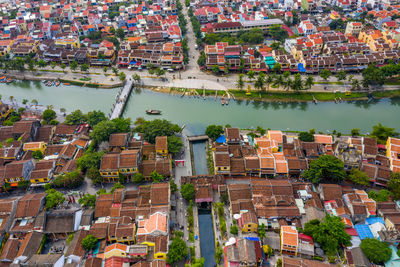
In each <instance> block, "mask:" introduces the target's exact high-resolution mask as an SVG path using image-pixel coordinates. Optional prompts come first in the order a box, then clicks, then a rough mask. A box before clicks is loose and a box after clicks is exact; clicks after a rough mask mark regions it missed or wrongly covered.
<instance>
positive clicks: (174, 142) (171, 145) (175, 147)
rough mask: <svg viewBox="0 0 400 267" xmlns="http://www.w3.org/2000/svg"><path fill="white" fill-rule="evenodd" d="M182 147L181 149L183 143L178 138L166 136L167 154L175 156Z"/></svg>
mask: <svg viewBox="0 0 400 267" xmlns="http://www.w3.org/2000/svg"><path fill="white" fill-rule="evenodd" d="M182 147H183V142H182V140H181V139H180V138H179V137H178V136H176V135H171V136H168V152H169V153H172V154H176V153H178V152H179V151H180V150H181V148H182Z"/></svg>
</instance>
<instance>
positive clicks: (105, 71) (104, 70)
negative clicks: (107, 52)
mask: <svg viewBox="0 0 400 267" xmlns="http://www.w3.org/2000/svg"><path fill="white" fill-rule="evenodd" d="M107 71H108V68H107V67H105V66H104V67H103V72H104V74H106V73H107Z"/></svg>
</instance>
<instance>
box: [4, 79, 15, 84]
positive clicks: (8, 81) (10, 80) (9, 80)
mask: <svg viewBox="0 0 400 267" xmlns="http://www.w3.org/2000/svg"><path fill="white" fill-rule="evenodd" d="M13 81H14V79H11V78H7V79H6V83H12V82H13Z"/></svg>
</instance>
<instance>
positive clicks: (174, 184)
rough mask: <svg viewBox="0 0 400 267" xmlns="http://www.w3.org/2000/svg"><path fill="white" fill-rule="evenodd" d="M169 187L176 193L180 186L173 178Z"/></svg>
mask: <svg viewBox="0 0 400 267" xmlns="http://www.w3.org/2000/svg"><path fill="white" fill-rule="evenodd" d="M169 187H170V188H171V192H172V193H175V192H176V191H178V186H177V185H176V183H175V181H174V179H171V180H170V181H169Z"/></svg>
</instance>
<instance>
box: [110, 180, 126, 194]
mask: <svg viewBox="0 0 400 267" xmlns="http://www.w3.org/2000/svg"><path fill="white" fill-rule="evenodd" d="M123 188H125V186H124V185H123V184H121V183H120V182H118V183H115V184H114V186H113V187H111V190H110V192H111V193H114V191H115V190H116V189H123Z"/></svg>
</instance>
